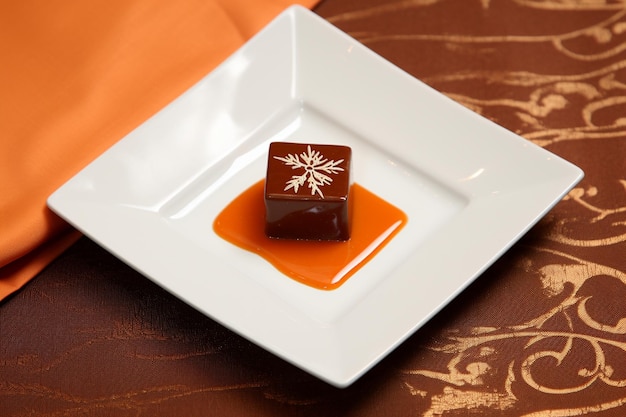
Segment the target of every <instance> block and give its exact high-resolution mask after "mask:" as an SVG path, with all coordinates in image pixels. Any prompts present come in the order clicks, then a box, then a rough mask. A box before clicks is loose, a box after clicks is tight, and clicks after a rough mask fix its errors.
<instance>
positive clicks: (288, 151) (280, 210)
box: [264, 142, 352, 241]
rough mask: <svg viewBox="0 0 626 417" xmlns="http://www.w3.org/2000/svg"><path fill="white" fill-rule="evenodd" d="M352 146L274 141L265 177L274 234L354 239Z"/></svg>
mask: <svg viewBox="0 0 626 417" xmlns="http://www.w3.org/2000/svg"><path fill="white" fill-rule="evenodd" d="M351 164H352V150H351V149H350V148H349V147H347V146H341V145H326V144H302V143H292V142H273V143H271V144H270V147H269V155H268V160H267V173H266V178H265V190H264V198H265V233H266V235H267V236H268V237H270V238H279V239H301V240H331V241H332V240H336V241H345V240H348V239H349V238H350V231H351V221H350V217H351V211H352V199H351V197H350V194H351V193H350V190H351V185H352V182H351V181H352V178H351V171H350V169H351Z"/></svg>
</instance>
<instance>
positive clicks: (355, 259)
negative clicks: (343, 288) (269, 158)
mask: <svg viewBox="0 0 626 417" xmlns="http://www.w3.org/2000/svg"><path fill="white" fill-rule="evenodd" d="M263 186H264V180H261V181H259V182H258V183H256V184H254V185H253V186H251V187H250V188H248V189H247V190H246V191H244V192H243V193H241V194H240V195H239V196H238V197H237V198H235V199H234V200H233V201H232V202H231V203H230V204H229V205H228V206H226V208H224V210H223V211H222V212H221V213H220V214H219V215H218V216H217V218H216V219H215V221H214V222H213V230H215V233H217V235H218V236H220V237H221V238H223V239H224V240H226V241H228V242H230V243H232V244H233V245H236V246H238V247H240V248H243V249H245V250H248V251H251V252H254V253H257V254H259V255H260V256H262V257H263V258H265V259H266V260H267V261H268V262H270V263H271V264H272V265H273V266H274V267H275V268H276V269H278V270H279V271H281V272H282V273H283V274H285V275H287V276H288V277H290V278H293V279H295V280H296V281H299V282H301V283H303V284H306V285H309V286H311V287H314V288H318V289H322V290H332V289H335V288H338V287H339V286H340V285H341V284H343V283H344V282H346V280H347V279H348V278H350V277H351V276H353V275H354V273H355V272H356V271H358V270H359V269H360V268H361V267H363V265H365V264H366V263H367V262H368V261H369V260H370V259H372V258H373V257H374V256H375V255H376V253H378V252H379V251H380V250H381V249H382V248H383V247H384V246H385V245H386V244H387V243H388V242H389V241H390V240H391V239H392V238H393V237H394V236H395V235H396V234H397V233H398V232H399V231H400V230H401V229H402V227H404V225H405V224H406V222H407V220H408V219H407V216H406V214H404V212H403V211H401V210H400V209H398V208H397V207H395V206H393V205H391V204H389V203H388V202H386V201H385V200H383V199H381V198H380V197H378V196H376V195H375V194H373V193H371V192H370V191H368V190H367V189H365V188H363V187H361V186H360V185H358V184H354V185H353V186H352V192H353V195H352V198H353V201H352V204H353V213H352V234H351V237H350V240H348V241H345V242H327V241H305V240H289V239H270V238H268V237H267V236H266V235H265V203H264V197H263Z"/></svg>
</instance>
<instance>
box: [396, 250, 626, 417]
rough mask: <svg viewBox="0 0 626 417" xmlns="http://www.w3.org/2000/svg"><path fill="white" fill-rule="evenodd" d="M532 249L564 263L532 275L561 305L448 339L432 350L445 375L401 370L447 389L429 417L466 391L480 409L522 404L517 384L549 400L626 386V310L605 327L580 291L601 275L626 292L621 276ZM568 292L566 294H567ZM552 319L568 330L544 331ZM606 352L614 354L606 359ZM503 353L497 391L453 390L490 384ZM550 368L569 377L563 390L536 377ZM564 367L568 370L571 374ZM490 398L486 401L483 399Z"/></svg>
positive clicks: (575, 412)
mask: <svg viewBox="0 0 626 417" xmlns="http://www.w3.org/2000/svg"><path fill="white" fill-rule="evenodd" d="M534 249H535V250H537V251H538V252H548V253H550V254H552V255H556V256H559V257H561V258H563V260H564V262H567V263H563V264H550V265H546V266H544V267H541V268H539V269H538V270H537V273H538V274H539V276H540V279H541V281H542V283H543V288H544V293H545V295H546V296H548V297H549V298H551V299H557V298H561V301H559V302H558V303H557V304H555V305H554V306H553V307H552V308H551V309H550V310H549V311H547V312H545V313H544V314H541V315H539V316H537V317H534V318H533V319H531V320H528V321H526V322H524V323H521V324H518V325H512V326H508V327H503V328H498V327H479V328H478V327H477V328H473V329H472V330H471V331H470V332H469V334H466V335H454V336H450V337H449V340H450V343H448V344H446V345H444V346H442V347H439V348H432V349H433V350H436V351H439V352H442V353H445V354H449V355H452V358H451V359H450V360H449V361H448V364H447V371H446V372H441V371H433V370H428V369H408V370H404V371H403V373H404V374H405V375H409V376H422V377H427V378H431V379H436V380H439V381H441V382H444V383H445V384H447V386H448V389H447V391H445V390H444V394H443V395H441V396H437V399H436V400H435V399H433V404H434V407H431V410H430V412H429V414H426V415H429V416H439V415H443V414H444V413H445V412H447V411H450V410H455V409H462V404H465V403H466V400H467V398H466V397H467V395H470V394H469V393H470V392H471V393H473V394H471V395H474V399H473V401H474V403H476V404H481V406H482V407H490V408H491V407H495V408H499V409H501V410H504V409H508V408H513V407H514V406H515V404H516V403H517V402H518V401H519V399H518V396H517V394H516V384H520V383H522V382H523V383H524V384H525V385H526V386H527V387H530V388H532V389H533V390H536V391H537V392H540V393H543V394H549V395H567V394H575V393H578V392H581V391H584V390H586V389H589V388H590V387H592V386H594V385H597V384H604V385H606V386H609V387H613V388H624V387H626V376H624V377H616V374H617V372H616V370H617V369H619V368H620V367H623V358H624V357H626V340H624V338H623V336H624V335H626V311H625V312H624V317H622V318H621V319H619V320H618V321H617V322H616V324H610V323H603V322H601V321H600V320H599V319H596V318H593V314H592V313H590V312H589V310H588V303H589V301H590V300H592V298H593V296H589V295H584V291H583V287H584V285H585V284H588V283H589V281H590V280H591V279H592V278H594V277H598V276H608V277H611V278H614V279H616V281H617V282H619V285H621V286H623V287H624V288H626V272H622V271H620V270H617V269H615V268H612V267H609V266H606V265H601V264H597V263H594V262H590V261H586V260H584V259H580V258H576V257H574V256H572V255H569V254H567V253H564V252H558V251H555V250H552V249H546V248H541V247H536V248H534ZM527 262H528V263H531V262H532V260H531V259H527ZM572 262H573V263H572ZM567 288H570V289H571V290H570V291H569V293H568V294H564V292H565V291H566V289H567ZM564 295H565V297H563V296H564ZM559 296H560V297H559ZM554 322H561V323H566V324H567V329H564V330H551V329H549V327H550V326H551V324H550V323H554ZM594 331H595V332H594ZM580 350H584V351H586V352H592V353H593V354H592V355H588V354H586V355H577V353H576V352H577V351H580ZM609 351H610V352H612V353H611V354H609V353H608V352H609ZM505 352H506V357H510V358H514V359H511V360H510V361H509V362H508V365H507V366H506V369H508V373H507V375H506V378H505V380H504V381H503V383H502V391H500V392H495V393H494V392H490V393H482V392H480V393H477V392H476V391H461V390H459V389H458V387H469V386H471V387H481V386H485V385H487V380H489V379H493V377H492V376H491V371H492V370H493V369H497V368H499V367H500V368H503V366H500V364H498V363H497V362H498V359H499V357H503V356H505ZM615 352H620V353H619V354H616V353H615ZM569 357H577V358H579V357H584V358H586V360H587V361H588V363H586V364H585V362H581V361H580V360H579V359H576V360H573V359H572V360H568V359H569ZM519 358H521V359H519ZM490 362H492V363H490ZM565 364H567V365H565ZM550 367H554V371H555V373H560V374H566V373H567V375H570V377H568V378H563V380H562V381H561V382H565V384H566V385H563V386H551V385H550V384H549V383H548V382H546V381H541V380H540V379H541V378H545V373H546V369H547V368H548V369H549V368H550ZM563 367H567V368H569V369H568V370H569V373H568V372H566V370H564V369H563ZM537 374H538V375H539V376H540V379H538V378H537ZM491 383H492V382H491ZM452 386H453V387H457V388H452ZM522 391H523V390H522ZM461 392H463V393H464V394H461ZM488 398H491V401H487V399H488ZM625 402H626V397H624V398H619V399H616V400H612V401H607V402H603V403H600V404H595V405H593V406H587V407H580V408H570V409H563V410H550V411H543V412H542V413H537V414H535V413H531V414H528V416H531V415H537V416H538V415H541V416H546V415H547V416H553V415H554V416H557V415H558V416H582V415H586V414H589V413H591V412H599V411H606V410H608V409H611V408H615V407H621V406H623V405H624V404H625ZM444 405H445V406H444Z"/></svg>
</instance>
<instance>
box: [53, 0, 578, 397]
mask: <svg viewBox="0 0 626 417" xmlns="http://www.w3.org/2000/svg"><path fill="white" fill-rule="evenodd" d="M277 140H284V141H301V142H310V143H316V142H317V143H335V144H344V145H348V146H350V147H352V149H353V161H354V166H355V168H354V172H353V175H354V179H355V181H356V182H358V183H360V184H361V185H363V186H364V187H366V188H368V189H369V190H370V191H373V192H374V193H376V194H378V195H379V196H381V197H383V198H384V199H386V200H387V201H389V202H391V203H393V204H394V205H396V206H398V207H400V208H401V209H402V210H403V211H405V213H406V214H407V215H408V217H409V222H408V224H407V225H406V227H405V228H404V229H403V230H402V231H401V232H400V233H399V234H398V235H397V236H396V237H395V238H394V239H393V240H392V241H391V242H390V243H389V244H388V245H387V246H386V247H385V248H384V249H383V250H382V251H381V252H380V253H379V254H378V255H377V256H376V257H375V258H374V259H373V260H372V261H370V262H369V263H368V264H366V265H365V267H363V268H362V269H361V270H359V272H358V273H357V274H356V275H354V276H353V277H352V278H350V279H349V280H348V281H347V282H346V283H345V284H344V285H342V286H341V287H340V288H338V289H336V290H333V291H322V290H317V289H313V288H310V287H307V286H305V285H302V284H299V283H297V282H295V281H293V280H291V279H289V278H287V277H286V276H284V275H282V274H281V273H279V272H278V271H277V270H275V269H274V268H273V267H272V266H271V265H269V264H268V263H267V262H265V261H264V260H263V259H262V258H260V257H259V256H257V255H255V254H252V253H249V252H246V251H243V250H241V249H239V248H237V247H235V246H233V245H231V244H229V243H227V242H225V241H223V240H222V239H220V238H219V237H217V236H216V235H215V233H214V232H213V230H212V222H213V219H214V218H215V216H216V215H217V214H218V213H219V212H220V211H221V210H222V209H223V208H224V207H225V206H226V205H227V204H228V203H229V202H230V201H231V200H232V199H234V198H235V197H236V196H237V195H238V194H240V193H241V192H242V191H243V190H244V189H246V188H247V187H248V186H250V185H252V184H253V183H254V182H256V181H258V180H260V179H262V178H263V176H264V173H265V159H266V157H267V148H268V144H269V142H270V141H277ZM582 175H583V174H582V171H581V170H580V169H578V168H577V167H575V166H573V165H572V164H570V163H568V162H566V161H564V160H562V159H561V158H559V157H557V156H555V155H553V154H551V153H549V152H547V151H546V150H544V149H542V148H539V147H537V146H535V145H533V144H531V143H530V142H528V141H526V140H524V139H523V138H521V137H519V136H516V135H515V134H513V133H511V132H509V131H507V130H505V129H503V128H501V127H499V126H497V125H495V124H494V123H492V122H490V121H488V120H486V119H484V118H482V117H480V116H478V115H476V114H475V113H473V112H471V111H469V110H467V109H466V108H464V107H462V106H461V105H459V104H457V103H455V102H453V101H452V100H450V99H448V98H446V97H445V96H443V95H441V94H439V93H437V92H436V91H434V90H433V89H431V88H429V87H428V86H426V85H424V84H423V83H421V82H420V81H418V80H416V79H415V78H413V77H411V76H410V75H408V74H407V73H405V72H403V71H402V70H400V69H398V68H397V67H395V66H394V65H392V64H391V63H389V62H387V61H385V60H384V59H383V58H381V57H380V56H378V55H376V54H375V53H373V52H372V51H370V50H369V49H367V48H365V47H364V46H363V45H361V44H359V43H358V42H357V41H355V40H354V39H352V38H351V37H349V36H348V35H346V34H345V33H343V32H341V31H340V30H338V29H337V28H335V27H333V26H332V25H330V24H329V23H327V22H326V21H324V20H323V19H321V18H320V17H318V16H316V15H315V14H314V13H312V12H310V11H308V10H306V9H304V8H301V7H298V6H294V7H291V8H289V9H287V10H286V11H285V12H284V13H282V14H281V15H280V16H279V17H277V18H276V19H275V20H274V21H273V22H272V23H270V24H269V25H268V26H267V27H266V28H265V29H264V30H262V31H261V32H260V33H258V34H257V35H256V36H255V37H254V38H253V39H251V40H250V41H249V42H248V43H247V44H246V45H244V46H243V47H242V48H241V49H240V50H238V51H237V52H236V53H235V54H234V55H233V56H231V57H230V58H229V59H228V60H226V61H225V62H224V63H223V64H222V65H221V66H219V67H218V68H217V69H215V70H214V71H213V72H211V73H210V74H208V75H207V76H206V77H205V78H204V79H202V80H201V81H200V82H199V83H198V84H197V85H195V86H194V87H193V88H191V89H190V90H189V91H187V92H185V93H184V94H183V95H182V96H180V97H179V98H178V99H176V100H175V101H174V102H172V103H171V104H169V105H168V106H167V107H165V108H164V109H163V110H161V111H160V112H159V113H157V114H156V115H155V116H153V117H152V118H150V119H149V120H147V121H146V122H145V123H144V124H142V125H141V126H139V127H138V128H137V129H136V130H134V131H133V132H132V133H130V134H129V135H128V136H127V137H125V138H124V139H122V140H121V141H120V142H118V143H117V144H116V145H114V146H113V147H112V148H110V149H109V150H108V151H106V152H105V153H104V154H102V155H101V156H100V157H99V158H97V159H96V160H95V161H94V162H93V163H91V164H90V165H89V166H87V167H86V168H85V169H83V170H82V171H81V172H79V173H78V174H77V175H76V176H75V177H74V178H72V179H71V180H70V181H68V182H67V183H66V184H65V185H63V186H62V187H61V188H60V189H59V190H57V191H56V192H55V193H54V194H53V195H52V196H51V197H50V198H49V200H48V204H49V206H50V207H51V208H52V209H53V210H54V211H55V212H56V213H58V214H59V215H60V216H62V217H63V218H65V219H66V220H67V221H69V222H70V223H71V224H73V225H74V226H76V227H77V228H78V229H80V230H81V231H82V232H84V233H85V234H86V235H88V236H90V237H91V238H92V239H94V240H95V241H97V242H98V243H99V244H101V245H102V246H103V247H105V248H107V249H108V250H109V251H111V252H112V253H114V254H115V255H116V256H118V257H119V258H121V259H122V260H124V261H125V262H127V263H128V264H129V265H131V266H133V267H134V268H136V269H137V270H139V271H141V272H142V273H143V274H145V275H146V276H147V277H149V278H151V279H152V280H154V281H155V282H156V283H158V284H159V285H161V286H163V287H164V288H166V289H167V290H169V291H170V292H172V293H173V294H175V295H177V296H178V297H180V298H181V299H183V300H185V301H186V302H188V303H189V304H191V305H193V306H194V307H195V308H197V309H198V310H200V311H202V312H204V313H205V314H206V315H208V316H209V317H211V318H213V319H215V320H217V321H219V322H221V323H222V324H224V325H225V326H227V327H229V328H231V329H233V330H234V331H236V332H238V333H240V334H241V335H243V336H245V337H247V338H248V339H250V340H252V341H254V342H255V343H257V344H259V345H261V346H263V347H264V348H266V349H268V350H270V351H272V352H274V353H275V354H277V355H279V356H281V357H283V358H284V359H286V360H288V361H290V362H292V363H294V364H295V365H297V366H299V367H301V368H303V369H305V370H307V371H309V372H310V373H312V374H314V375H316V376H318V377H319V378H322V379H324V380H326V381H327V382H329V383H331V384H333V385H336V386H339V387H345V386H347V385H349V384H351V383H352V382H354V381H355V380H356V379H357V378H358V377H359V376H361V375H362V374H363V373H364V372H365V371H367V370H368V369H369V368H370V367H372V366H373V365H374V364H375V363H377V362H378V361H380V360H381V359H382V358H383V357H384V356H385V355H386V354H387V353H388V352H390V351H391V350H392V349H393V348H394V347H396V346H397V345H398V344H399V343H401V342H402V341H403V340H404V339H405V338H406V337H408V336H409V335H411V334H412V333H413V332H414V331H415V330H416V329H418V328H419V327H420V326H422V325H423V324H424V323H425V322H426V321H427V320H428V319H429V318H431V317H432V316H433V315H434V314H435V313H436V312H437V311H439V310H440V309H441V308H442V307H443V306H444V305H445V304H446V303H448V302H449V301H450V300H451V299H452V298H453V297H455V296H456V295H457V294H458V293H459V292H460V291H462V290H463V289H464V288H465V287H466V286H467V285H468V284H469V283H470V282H471V281H472V280H474V279H475V278H476V277H477V276H478V275H479V274H480V273H481V272H482V271H484V270H485V269H486V268H487V267H488V266H489V265H490V264H492V263H493V262H494V261H495V260H496V259H497V258H498V257H499V256H500V255H501V254H502V253H503V252H504V251H506V250H507V249H508V248H509V247H510V246H511V245H512V244H513V243H514V242H515V241H517V240H518V239H519V237H520V236H522V235H523V234H524V233H525V232H526V231H527V230H528V229H529V228H530V227H531V226H532V225H533V224H535V223H536V222H537V221H538V220H539V219H540V218H541V217H542V216H543V215H544V214H545V213H546V212H547V211H548V210H549V209H550V208H551V207H553V206H554V204H556V202H558V201H559V200H560V199H561V198H562V197H563V196H564V195H565V193H567V192H568V191H569V190H570V189H571V187H573V186H574V185H575V184H576V183H577V182H578V181H580V179H581V178H582Z"/></svg>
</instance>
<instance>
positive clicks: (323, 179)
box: [274, 145, 343, 198]
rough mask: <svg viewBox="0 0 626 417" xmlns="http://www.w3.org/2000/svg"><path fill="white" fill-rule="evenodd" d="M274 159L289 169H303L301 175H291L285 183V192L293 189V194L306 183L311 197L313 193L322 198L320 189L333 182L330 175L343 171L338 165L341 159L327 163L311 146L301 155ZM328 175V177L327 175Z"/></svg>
mask: <svg viewBox="0 0 626 417" xmlns="http://www.w3.org/2000/svg"><path fill="white" fill-rule="evenodd" d="M274 158H275V159H278V160H279V161H281V162H283V163H284V164H285V165H287V166H290V167H291V169H303V170H304V172H303V173H302V175H293V176H292V177H291V179H290V180H288V181H287V182H286V186H285V189H284V190H283V191H287V190H289V189H291V188H293V192H294V193H296V194H297V193H298V190H299V189H300V187H302V186H303V185H304V184H305V183H307V186H308V188H310V189H311V195H315V193H317V194H319V196H320V197H322V198H324V193H322V190H321V187H323V186H324V185H328V184H330V183H331V182H333V179H332V178H331V177H330V175H331V174H338V173H339V172H341V171H343V168H341V167H339V166H338V165H339V164H341V163H342V162H343V159H340V160H338V161H334V160H331V161H329V160H328V159H327V158H325V157H324V155H322V154H321V153H320V152H319V151H313V150H312V149H311V145H307V151H306V153H305V152H302V153H301V154H299V155H298V154H295V155H294V154H287V156H284V157H281V156H274ZM327 174H328V175H327Z"/></svg>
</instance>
